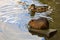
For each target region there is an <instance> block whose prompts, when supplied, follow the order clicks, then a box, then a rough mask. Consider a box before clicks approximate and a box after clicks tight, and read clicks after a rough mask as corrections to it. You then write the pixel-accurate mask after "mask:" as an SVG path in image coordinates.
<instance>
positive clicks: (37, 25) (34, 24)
mask: <svg viewBox="0 0 60 40" xmlns="http://www.w3.org/2000/svg"><path fill="white" fill-rule="evenodd" d="M28 25H29V26H30V28H33V29H39V30H40V29H48V28H49V22H48V20H47V19H46V18H43V17H41V18H39V19H32V20H31V21H30V22H29V24H28Z"/></svg>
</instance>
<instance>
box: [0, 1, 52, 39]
mask: <svg viewBox="0 0 60 40" xmlns="http://www.w3.org/2000/svg"><path fill="white" fill-rule="evenodd" d="M1 1H5V2H2V3H4V4H2V3H0V5H1V4H2V5H1V6H0V29H1V32H0V34H1V36H0V38H1V39H0V40H42V39H44V37H38V36H36V35H33V36H32V35H31V34H30V33H29V32H28V28H27V25H28V22H29V21H30V20H31V19H32V18H31V16H30V14H28V13H29V11H28V10H27V7H28V6H26V5H31V4H35V5H37V6H38V5H40V6H44V5H46V4H42V3H39V2H38V1H35V0H9V1H8V0H1ZM17 1H22V2H26V5H24V6H23V5H20V4H18V3H17ZM48 13H50V11H48V12H43V13H41V14H40V13H37V14H35V16H34V18H39V17H45V18H47V19H49V20H50V19H52V18H51V17H47V16H46V15H47V14H48ZM2 36H3V37H2Z"/></svg>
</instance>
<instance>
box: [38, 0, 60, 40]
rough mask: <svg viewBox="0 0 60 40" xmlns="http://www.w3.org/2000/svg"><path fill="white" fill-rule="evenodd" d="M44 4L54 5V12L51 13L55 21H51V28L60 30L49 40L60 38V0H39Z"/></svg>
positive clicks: (59, 39) (58, 39)
mask: <svg viewBox="0 0 60 40" xmlns="http://www.w3.org/2000/svg"><path fill="white" fill-rule="evenodd" d="M39 1H40V2H42V3H44V4H48V5H49V6H51V7H52V9H53V12H52V13H51V15H50V16H51V17H52V18H53V20H54V22H50V28H54V29H57V30H58V32H57V34H56V35H54V36H53V37H52V38H50V39H47V40H60V0H43V1H42V0H39Z"/></svg>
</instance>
